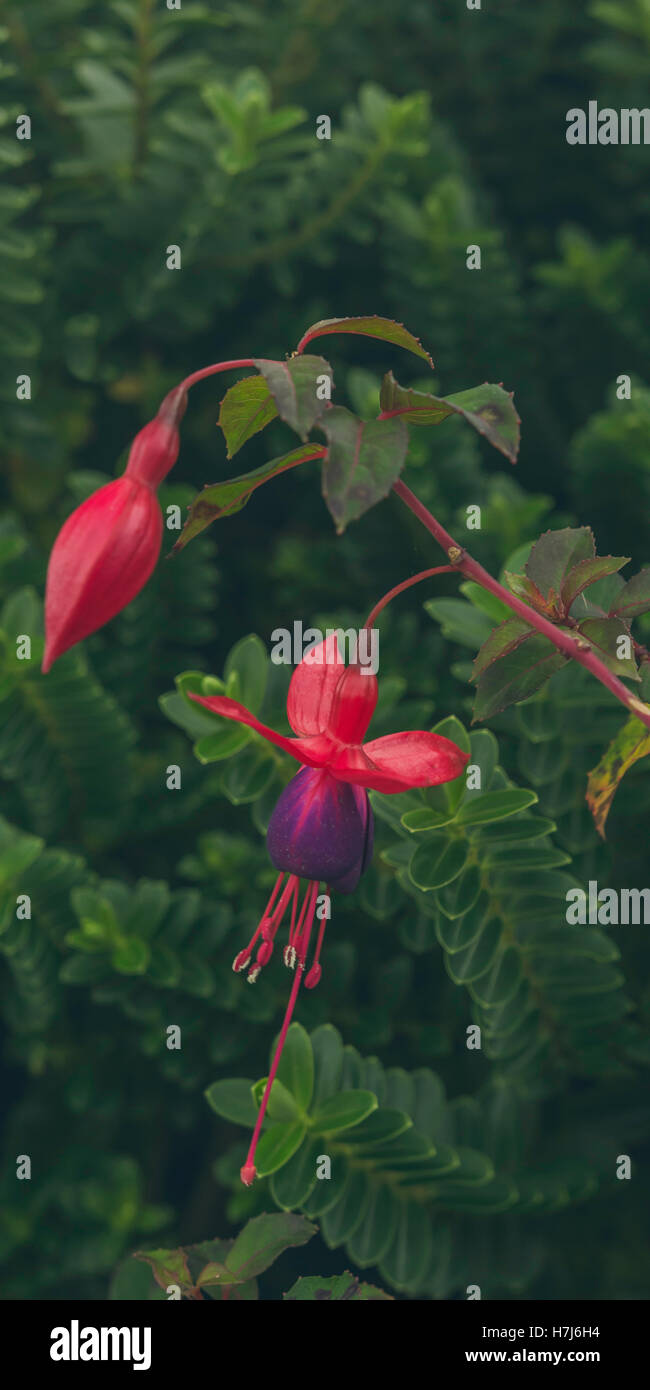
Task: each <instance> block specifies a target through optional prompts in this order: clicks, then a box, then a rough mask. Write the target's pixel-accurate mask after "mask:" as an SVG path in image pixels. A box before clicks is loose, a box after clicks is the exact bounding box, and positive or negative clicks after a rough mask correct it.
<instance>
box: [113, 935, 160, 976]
mask: <svg viewBox="0 0 650 1390" xmlns="http://www.w3.org/2000/svg"><path fill="white" fill-rule="evenodd" d="M150 954H151V952H150V950H149V947H148V945H147V943H146V941H140V940H139V938H138V937H135V936H134V937H131V938H130V940H128V941H126V940H125V941H123V942H122V943H121V945H119V946H117V947H116V948H115V950H114V951H113V953H112V955H111V964H112V965H113V967H114V968H115V970H119V972H120V974H121V975H143V974H144V972H145V970H146V968H147V966H148V964H149V957H150Z"/></svg>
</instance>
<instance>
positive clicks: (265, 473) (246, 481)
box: [174, 444, 323, 550]
mask: <svg viewBox="0 0 650 1390" xmlns="http://www.w3.org/2000/svg"><path fill="white" fill-rule="evenodd" d="M322 452H323V451H322V450H320V448H319V445H317V444H301V445H300V446H299V447H298V448H297V449H292V450H291V453H289V454H282V456H281V457H280V458H277V459H270V461H269V462H268V463H263V464H262V466H261V468H254V469H253V470H252V471H251V472H250V473H242V474H240V476H239V477H237V478H226V479H225V480H224V481H223V482H222V483H209V484H208V486H207V487H204V488H203V490H202V492H199V494H198V496H197V497H195V499H194V501H193V502H192V505H191V506H190V509H189V516H188V518H187V521H186V522H185V526H184V528H183V531H182V533H181V535H180V536H179V538H178V540H177V542H176V545H175V546H174V550H183V549H184V548H185V546H186V545H187V543H188V541H191V540H194V537H195V536H198V535H199V532H200V531H204V530H205V528H206V526H209V525H210V523H211V522H212V521H219V520H220V518H221V517H223V516H233V515H234V513H235V512H240V511H241V509H242V507H245V506H246V503H247V502H248V500H249V498H250V496H251V494H252V493H253V492H254V491H255V489H256V488H258V487H260V486H261V484H262V483H266V482H268V480H269V478H275V477H277V475H278V474H279V473H286V471H287V469H288V468H296V467H297V465H298V464H299V463H306V462H308V460H309V459H313V458H321V457H322Z"/></svg>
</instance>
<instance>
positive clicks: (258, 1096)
mask: <svg viewBox="0 0 650 1390" xmlns="http://www.w3.org/2000/svg"><path fill="white" fill-rule="evenodd" d="M267 1081H268V1077H267V1076H263V1077H262V1078H261V1080H260V1081H256V1082H255V1085H254V1086H253V1088H252V1097H253V1101H254V1103H255V1105H256V1106H257V1108H258V1109H259V1107H260V1105H261V1104H262V1097H263V1095H264V1091H265V1089H266V1083H267ZM267 1115H268V1117H269V1119H270V1120H277V1121H278V1122H279V1123H280V1124H294V1123H295V1122H296V1121H297V1120H300V1121H301V1122H304V1114H303V1112H302V1111H301V1110H300V1109H299V1107H298V1106H297V1104H296V1101H295V1099H294V1097H293V1096H292V1094H291V1091H288V1090H287V1088H286V1086H283V1085H282V1082H281V1081H280V1078H279V1077H278V1076H276V1077H275V1079H274V1081H273V1085H272V1087H271V1093H270V1095H269V1099H268V1105H267ZM256 1116H257V1111H256Z"/></svg>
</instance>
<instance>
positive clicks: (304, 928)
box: [295, 882, 318, 970]
mask: <svg viewBox="0 0 650 1390" xmlns="http://www.w3.org/2000/svg"><path fill="white" fill-rule="evenodd" d="M317 897H318V884H317V883H316V882H314V883H310V885H309V887H308V889H307V891H306V893H305V901H304V904H303V910H302V912H301V914H300V915H301V922H300V923H299V924H298V930H297V932H296V942H295V946H296V954H297V956H298V965H299V967H300V969H301V970H304V968H305V960H306V957H307V951H308V949H309V938H310V936H311V929H312V926H313V923H314V915H315V912H316V899H317Z"/></svg>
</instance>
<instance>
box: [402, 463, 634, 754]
mask: <svg viewBox="0 0 650 1390" xmlns="http://www.w3.org/2000/svg"><path fill="white" fill-rule="evenodd" d="M393 492H396V493H397V496H398V497H400V498H401V500H402V502H404V504H405V505H406V506H407V507H408V508H409V510H410V511H412V512H413V515H414V516H416V517H417V518H418V521H421V522H422V525H423V526H426V529H427V531H430V532H431V535H432V536H434V537H435V539H436V540H437V542H438V545H440V546H442V549H443V550H444V551H446V553H447V555H448V557H449V559H450V560H451V563H452V566H453V568H454V569H457V570H459V571H460V573H461V574H464V575H465V577H466V579H473V580H474V582H475V583H476V584H480V586H481V588H482V589H487V591H488V593H490V594H494V595H495V598H498V599H501V602H502V603H505V604H506V605H507V607H508V608H510V609H511V610H512V612H513V613H518V614H519V616H520V617H521V618H524V619H525V621H526V622H527V623H528V624H529V625H530V627H533V628H535V629H536V631H537V632H540V633H541V634H542V636H543V637H548V639H549V641H550V642H552V643H553V646H554V647H557V650H558V651H560V652H562V654H563V655H564V656H567V657H570V658H571V659H572V660H573V661H578V662H579V663H580V665H581V666H584V667H585V669H586V670H587V671H590V672H591V674H592V676H595V677H596V680H599V681H600V683H601V685H604V686H605V687H606V688H607V690H609V691H610V692H611V694H612V695H614V696H615V697H616V699H617V700H620V702H621V704H622V705H625V707H626V709H629V710H630V711H631V713H632V714H634V715H636V718H637V719H640V720H641V723H642V724H645V726H646V728H648V729H650V706H648V705H646V704H644V703H643V701H642V700H639V699H638V698H637V696H636V695H633V694H632V692H631V690H628V688H627V686H626V685H624V684H623V682H622V681H621V680H619V678H618V676H615V675H614V674H613V672H612V671H608V669H607V667H606V666H605V663H604V662H603V661H601V660H600V657H598V656H596V654H595V652H594V651H592V650H591V649H589V650H587V649H586V648H583V647H582V646H581V645H579V643H580V641H581V639H580V637H578V638H575V637H573V636H572V634H571V633H569V632H563V631H562V629H561V628H559V627H555V626H554V624H553V623H550V622H549V621H548V618H544V617H542V615H541V613H536V612H535V609H534V608H530V607H529V605H528V604H527V603H524V601H523V599H520V598H517V597H516V595H515V594H511V593H510V591H509V589H504V587H503V584H499V582H498V580H497V579H493V578H492V575H491V574H488V572H487V570H485V569H483V566H482V565H479V563H478V561H477V560H472V558H471V556H470V555H468V554H467V551H466V550H464V549H463V547H462V546H460V545H458V543H457V542H456V541H455V540H454V538H453V536H450V534H449V532H448V531H445V528H444V526H441V525H440V522H439V521H436V518H435V517H434V516H432V514H431V512H430V511H428V510H427V508H426V507H425V506H424V505H423V503H422V502H420V500H419V499H418V498H417V497H416V496H415V493H413V492H411V490H410V488H408V487H407V486H406V483H403V482H402V480H401V478H400V479H398V481H397V482H396V483H394V484H393Z"/></svg>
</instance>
